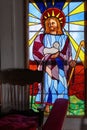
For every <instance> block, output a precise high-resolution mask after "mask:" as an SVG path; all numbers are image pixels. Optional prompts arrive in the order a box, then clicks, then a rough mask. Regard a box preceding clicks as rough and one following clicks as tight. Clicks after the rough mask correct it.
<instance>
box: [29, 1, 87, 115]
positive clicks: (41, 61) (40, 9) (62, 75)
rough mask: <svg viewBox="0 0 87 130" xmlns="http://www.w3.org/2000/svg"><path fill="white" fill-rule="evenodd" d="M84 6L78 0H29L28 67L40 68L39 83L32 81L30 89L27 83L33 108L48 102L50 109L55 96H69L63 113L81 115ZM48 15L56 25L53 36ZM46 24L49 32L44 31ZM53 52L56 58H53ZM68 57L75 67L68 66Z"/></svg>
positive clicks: (83, 106)
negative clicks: (65, 111) (41, 71)
mask: <svg viewBox="0 0 87 130" xmlns="http://www.w3.org/2000/svg"><path fill="white" fill-rule="evenodd" d="M85 5H86V2H84V1H81V0H80V1H79V0H78V1H71V0H69V1H68V2H64V1H62V0H61V1H59V0H50V1H47V0H42V1H41V0H40V1H37V0H29V3H28V34H29V35H28V38H29V41H28V52H29V53H28V60H29V69H32V70H43V71H44V76H43V86H41V84H37V83H35V84H34V89H33V87H32V85H30V95H32V93H33V94H34V96H33V98H30V101H31V102H32V103H33V104H32V109H33V110H35V111H37V108H38V107H40V106H41V105H43V106H46V105H48V106H49V110H51V109H52V106H53V103H54V101H55V100H56V98H63V99H68V95H69V106H68V110H67V115H68V116H70V115H72V116H83V115H85V86H86V85H85V68H86V64H85V26H86V25H87V21H86V18H85V13H86V11H87V8H86V6H85ZM51 17H52V18H56V19H58V21H59V24H60V30H58V33H57V34H56V35H54V34H53V33H52V32H53V31H54V30H55V28H53V27H52V26H51V24H55V23H53V22H54V19H53V21H52V19H51V22H50V24H49V23H47V22H46V21H47V19H49V18H51ZM46 23H47V26H49V28H50V32H51V31H52V32H51V35H50V32H48V33H47V32H46ZM55 26H56V25H55ZM57 29H58V28H57ZM54 32H55V31H54ZM65 44H66V46H65ZM44 48H45V49H44ZM54 54H57V55H58V56H59V57H56V58H55V55H54ZM54 59H55V60H54ZM71 60H74V61H75V63H76V66H74V65H73V67H71V66H70V61H71ZM55 64H56V65H55ZM42 89H43V93H42ZM42 96H43V98H41V97H42Z"/></svg>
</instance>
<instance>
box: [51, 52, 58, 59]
mask: <svg viewBox="0 0 87 130" xmlns="http://www.w3.org/2000/svg"><path fill="white" fill-rule="evenodd" d="M59 54H60V53H59V52H57V53H55V54H52V55H51V58H56V57H58V56H59Z"/></svg>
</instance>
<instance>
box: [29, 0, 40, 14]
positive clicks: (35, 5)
mask: <svg viewBox="0 0 87 130" xmlns="http://www.w3.org/2000/svg"><path fill="white" fill-rule="evenodd" d="M29 1H30V2H31V3H32V4H33V6H34V7H35V8H36V9H37V10H38V11H39V12H40V9H39V8H38V6H37V4H36V3H35V1H34V0H29Z"/></svg>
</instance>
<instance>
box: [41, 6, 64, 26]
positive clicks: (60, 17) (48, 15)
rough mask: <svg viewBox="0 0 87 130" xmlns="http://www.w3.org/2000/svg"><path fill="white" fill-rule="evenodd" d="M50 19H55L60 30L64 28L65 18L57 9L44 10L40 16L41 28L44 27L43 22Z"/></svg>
mask: <svg viewBox="0 0 87 130" xmlns="http://www.w3.org/2000/svg"><path fill="white" fill-rule="evenodd" d="M51 17H55V18H57V19H58V20H59V22H60V23H61V27H62V28H63V27H64V26H65V22H66V18H65V15H64V13H63V12H62V11H61V10H60V9H58V8H49V9H47V10H45V11H44V12H43V14H42V16H41V24H42V27H44V23H45V20H46V19H48V18H51Z"/></svg>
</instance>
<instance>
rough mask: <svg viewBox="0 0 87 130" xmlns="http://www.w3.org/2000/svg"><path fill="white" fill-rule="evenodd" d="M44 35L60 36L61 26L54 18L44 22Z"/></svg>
mask: <svg viewBox="0 0 87 130" xmlns="http://www.w3.org/2000/svg"><path fill="white" fill-rule="evenodd" d="M45 33H49V34H62V30H61V25H60V23H59V21H58V20H57V19H56V18H48V19H47V20H46V22H45Z"/></svg>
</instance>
